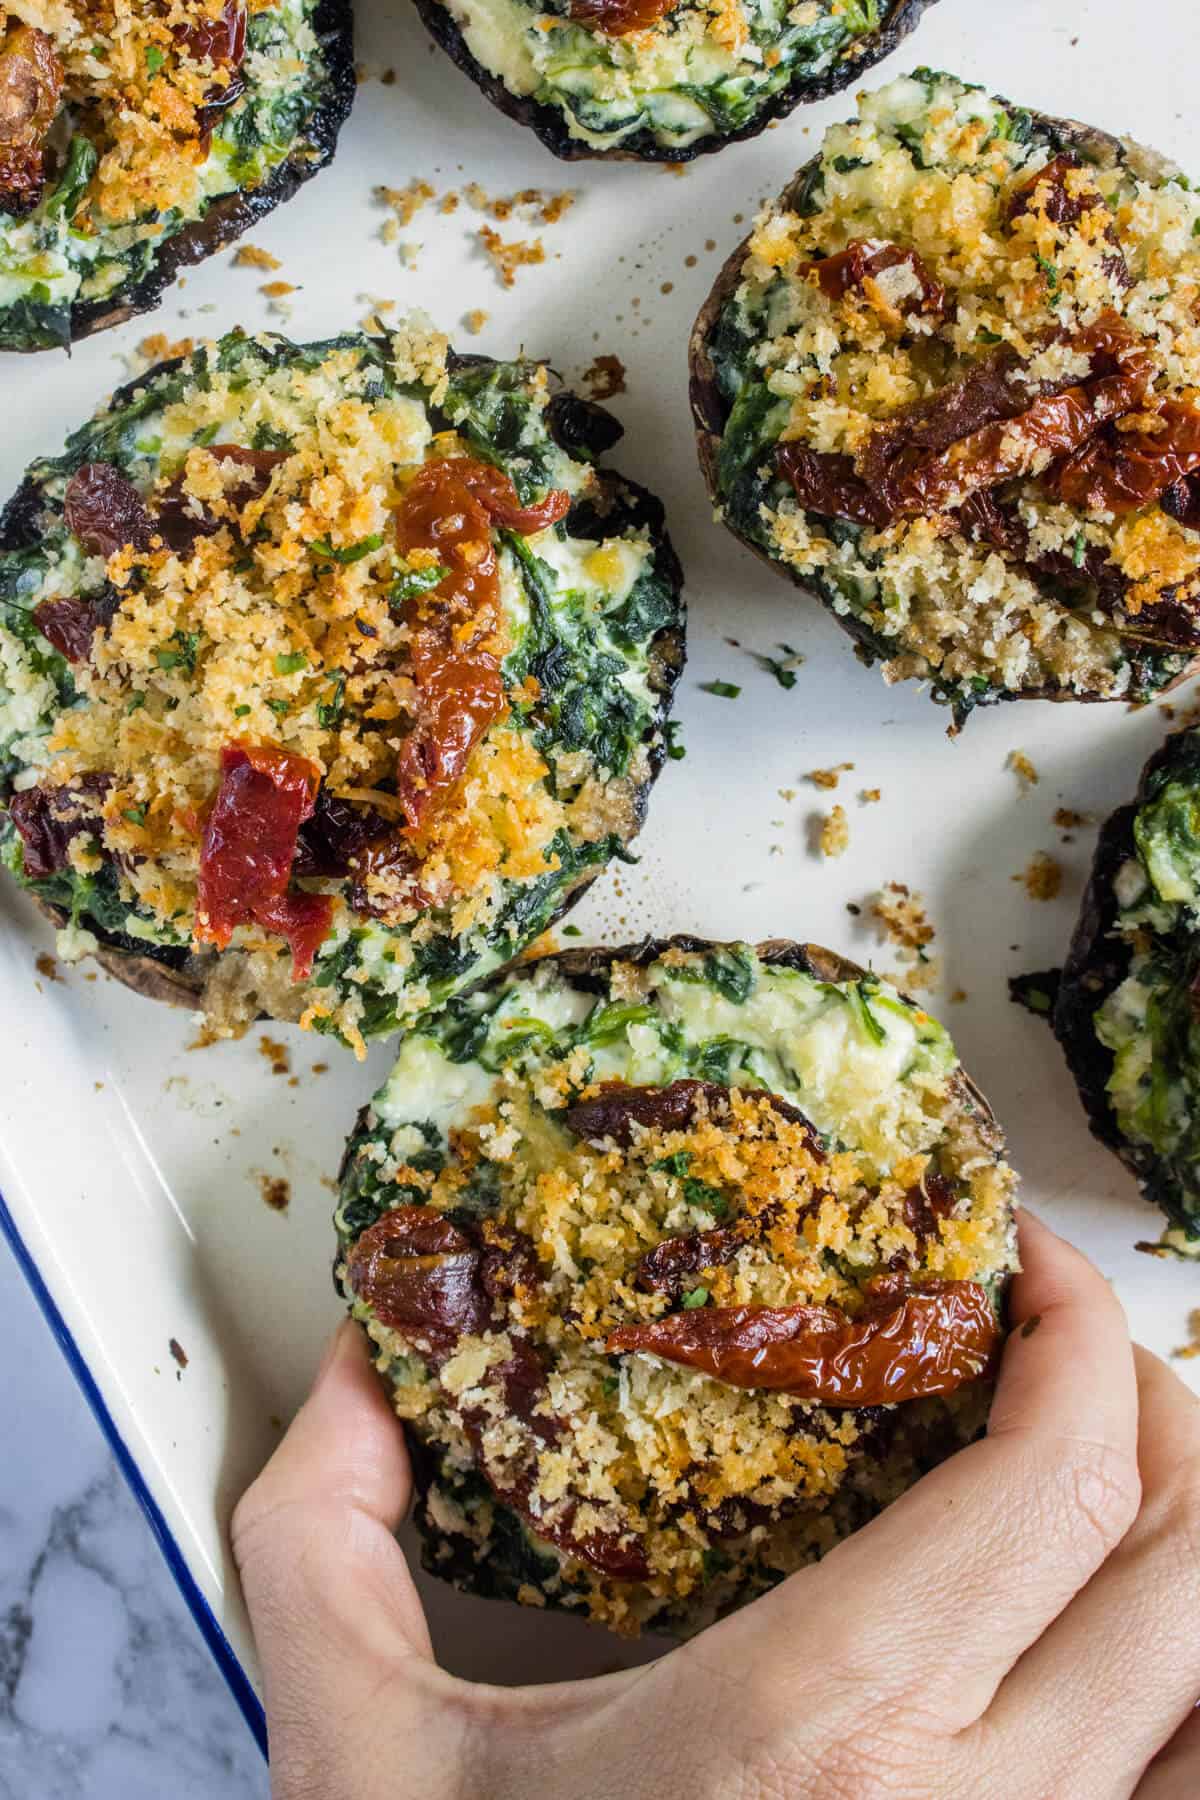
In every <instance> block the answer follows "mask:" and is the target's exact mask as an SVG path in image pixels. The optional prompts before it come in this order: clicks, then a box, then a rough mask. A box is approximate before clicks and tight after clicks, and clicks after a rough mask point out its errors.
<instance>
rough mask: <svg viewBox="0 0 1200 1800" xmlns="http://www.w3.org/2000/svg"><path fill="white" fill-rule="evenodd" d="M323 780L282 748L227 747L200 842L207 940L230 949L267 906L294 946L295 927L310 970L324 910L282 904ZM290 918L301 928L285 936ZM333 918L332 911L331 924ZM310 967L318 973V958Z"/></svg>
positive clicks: (300, 957) (299, 957)
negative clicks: (315, 965)
mask: <svg viewBox="0 0 1200 1800" xmlns="http://www.w3.org/2000/svg"><path fill="white" fill-rule="evenodd" d="M319 781H320V771H319V770H318V769H317V768H316V766H315V765H314V764H313V763H311V762H309V761H308V760H307V758H305V757H303V756H296V755H294V754H293V753H292V752H291V751H288V750H280V749H278V748H277V747H276V746H275V745H272V744H227V745H226V746H225V748H224V750H223V751H222V752H221V785H220V787H219V788H218V789H217V797H216V799H215V800H214V802H213V805H212V809H211V811H210V812H209V815H208V819H207V821H206V823H205V826H204V832H203V835H202V838H201V843H200V876H199V891H198V894H197V900H196V931H195V935H196V937H197V939H198V940H199V941H201V942H207V943H212V944H215V945H216V946H217V948H218V949H224V948H225V946H226V945H227V944H228V943H229V940H230V938H231V937H232V935H233V932H234V929H235V927H236V926H238V925H244V924H246V923H248V922H249V921H250V920H251V919H255V918H257V917H258V914H259V911H260V909H261V910H262V911H263V912H264V913H265V914H266V916H265V917H264V918H263V919H262V920H261V921H260V922H261V923H262V924H263V925H264V928H265V929H266V930H274V931H280V933H281V935H285V936H288V938H289V941H292V939H291V931H292V930H293V929H294V930H295V933H296V938H297V942H296V943H294V944H293V957H294V963H295V965H296V967H297V969H299V968H300V967H302V966H303V963H304V961H305V957H306V955H308V945H309V942H310V934H311V932H312V931H315V929H316V913H315V911H314V909H311V908H308V909H306V908H296V909H295V910H294V911H293V912H292V913H291V914H288V913H287V912H286V910H285V909H281V908H280V907H279V905H278V902H279V901H280V899H281V898H282V897H283V896H284V895H285V893H286V889H287V884H288V880H289V877H290V875H291V872H292V863H293V861H294V859H295V855H296V836H297V833H298V831H299V829H300V826H301V824H302V823H303V822H304V820H305V819H307V818H308V817H309V816H310V815H311V813H312V810H313V805H314V802H315V800H316V795H317V787H318V783H319ZM297 898H299V897H298V896H297ZM288 918H291V919H292V920H293V921H294V925H293V926H291V927H289V930H288V931H287V932H283V931H282V927H281V924H280V923H279V921H285V920H286V919H288ZM328 919H329V915H328V914H326V925H328ZM271 921H276V922H275V923H272V922H271ZM322 935H324V934H322ZM319 941H320V940H318V942H319ZM308 963H309V967H310V968H311V956H310V955H309V956H308Z"/></svg>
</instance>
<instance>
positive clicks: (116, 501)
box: [63, 462, 154, 557]
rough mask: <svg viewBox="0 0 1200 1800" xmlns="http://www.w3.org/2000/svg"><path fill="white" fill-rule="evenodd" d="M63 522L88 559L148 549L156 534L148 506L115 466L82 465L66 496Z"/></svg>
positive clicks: (100, 464) (109, 464) (73, 477)
mask: <svg viewBox="0 0 1200 1800" xmlns="http://www.w3.org/2000/svg"><path fill="white" fill-rule="evenodd" d="M63 523H64V524H65V525H66V528H67V530H68V531H69V532H70V533H71V534H72V536H73V537H75V538H78V540H79V542H80V544H81V545H82V546H83V548H84V549H85V550H86V551H87V553H88V555H89V556H104V557H109V556H114V555H115V554H116V552H117V551H118V550H124V549H127V548H133V549H134V550H145V549H147V548H148V547H149V544H150V539H151V538H152V537H153V535H154V523H153V520H152V519H151V517H150V514H149V512H148V511H147V508H146V503H145V501H144V500H143V499H142V496H141V495H140V494H139V493H138V490H137V489H136V488H135V487H134V485H133V483H132V481H130V480H129V479H128V477H127V476H125V475H122V473H121V471H120V469H118V468H117V467H116V466H115V465H114V464H113V463H108V462H92V463H81V464H80V466H79V468H77V469H76V470H75V473H74V474H73V475H72V476H71V479H70V480H69V481H68V483H67V488H66V492H65V494H64V495H63Z"/></svg>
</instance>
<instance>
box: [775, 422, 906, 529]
mask: <svg viewBox="0 0 1200 1800" xmlns="http://www.w3.org/2000/svg"><path fill="white" fill-rule="evenodd" d="M775 462H776V466H777V468H778V469H779V472H780V474H781V475H783V476H784V477H785V479H786V480H788V481H790V482H791V484H792V487H793V488H794V489H795V493H796V498H797V500H799V502H800V504H801V506H802V507H804V509H805V511H806V512H812V513H820V514H821V515H823V516H824V517H825V518H827V519H850V520H852V521H853V523H854V524H855V525H871V526H873V527H874V528H875V530H876V531H882V530H884V529H885V527H886V526H888V525H890V524H891V522H892V519H891V513H890V512H889V511H888V507H887V503H886V501H885V500H884V499H883V497H882V495H881V494H879V493H877V492H876V491H875V490H873V489H872V488H871V487H869V486H868V485H867V483H866V482H865V481H864V480H863V479H862V477H861V475H858V474H856V473H855V468H854V458H853V457H852V456H839V455H837V454H836V453H835V452H833V451H824V450H809V449H807V448H806V447H805V446H804V445H803V444H800V443H790V444H781V445H780V446H779V450H778V453H777V454H776V458H775Z"/></svg>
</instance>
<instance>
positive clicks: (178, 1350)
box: [167, 1338, 188, 1369]
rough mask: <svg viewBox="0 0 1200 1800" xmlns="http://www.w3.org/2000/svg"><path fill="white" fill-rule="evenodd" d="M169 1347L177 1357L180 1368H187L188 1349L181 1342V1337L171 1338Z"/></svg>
mask: <svg viewBox="0 0 1200 1800" xmlns="http://www.w3.org/2000/svg"><path fill="white" fill-rule="evenodd" d="M167 1348H168V1350H170V1352H171V1355H172V1356H173V1357H174V1358H175V1361H176V1362H177V1363H178V1364H179V1366H180V1368H181V1369H186V1368H187V1366H188V1359H187V1351H186V1350H185V1349H184V1347H183V1345H182V1344H181V1343H180V1342H179V1339H178V1338H171V1339H170V1340H169V1342H168V1344H167Z"/></svg>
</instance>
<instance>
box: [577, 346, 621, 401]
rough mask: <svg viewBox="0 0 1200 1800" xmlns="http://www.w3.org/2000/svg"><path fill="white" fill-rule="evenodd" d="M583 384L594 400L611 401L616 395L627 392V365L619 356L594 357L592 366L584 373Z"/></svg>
mask: <svg viewBox="0 0 1200 1800" xmlns="http://www.w3.org/2000/svg"><path fill="white" fill-rule="evenodd" d="M583 382H584V386H585V387H586V388H587V391H588V394H589V396H590V397H591V399H593V400H611V399H612V397H613V395H614V394H623V393H624V392H625V364H624V363H623V362H622V361H621V359H620V357H619V356H608V355H605V356H596V357H593V359H592V363H591V366H590V367H589V368H586V369H585V370H584V371H583Z"/></svg>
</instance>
